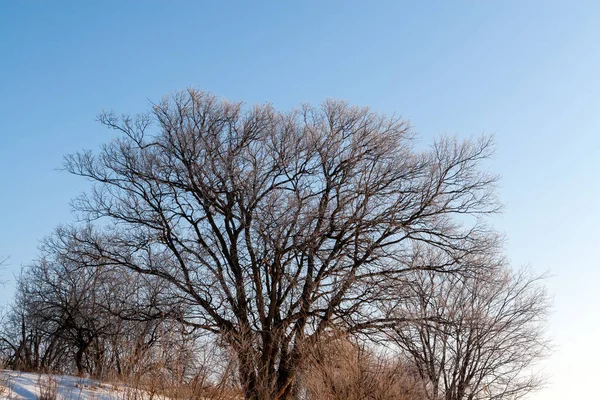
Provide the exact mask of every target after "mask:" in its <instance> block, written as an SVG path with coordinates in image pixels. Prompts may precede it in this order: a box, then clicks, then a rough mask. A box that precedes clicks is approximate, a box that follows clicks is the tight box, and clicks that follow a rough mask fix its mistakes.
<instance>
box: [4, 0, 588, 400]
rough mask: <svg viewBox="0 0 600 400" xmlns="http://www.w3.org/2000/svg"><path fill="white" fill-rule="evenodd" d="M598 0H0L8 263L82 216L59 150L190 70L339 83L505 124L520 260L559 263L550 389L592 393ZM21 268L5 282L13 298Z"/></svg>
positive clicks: (239, 91)
mask: <svg viewBox="0 0 600 400" xmlns="http://www.w3.org/2000/svg"><path fill="white" fill-rule="evenodd" d="M599 20H600V2H597V1H577V2H566V1H563V2H558V1H526V0H525V1H523V0H522V1H500V0H497V1H493V0H487V1H484V0H471V1H437V2H436V1H428V2H417V1H410V2H408V1H407V2H402V1H389V2H384V1H382V2H376V1H372V2H365V1H362V2H358V1H356V2H355V1H339V2H338V1H329V2H327V1H314V2H313V1H302V2H300V1H298V2H292V1H285V2H282V1H279V2H276V1H272V2H259V1H253V2H239V3H236V2H229V1H224V2H206V3H203V2H200V1H194V2H191V1H190V2H184V1H172V2H158V1H127V2H121V1H118V2H117V1H115V2H109V1H103V2H61V1H54V2H41V1H40V2H34V1H30V2H25V1H22V2H17V1H7V0H6V1H5V0H0V57H1V58H0V60H1V62H0V182H1V185H2V186H1V188H2V189H1V192H0V216H1V218H0V254H2V255H8V256H10V260H9V262H8V266H7V267H6V269H5V271H4V273H3V277H4V278H5V280H9V281H11V280H12V275H13V273H15V272H16V271H18V269H19V267H20V265H21V264H25V263H27V262H29V261H30V260H31V259H32V258H34V257H35V253H36V246H37V244H38V241H39V239H41V238H42V237H43V236H45V235H47V234H48V233H50V232H51V231H52V229H53V228H54V227H55V226H56V225H57V224H59V223H64V222H69V221H72V220H73V216H72V215H71V213H70V207H69V200H70V199H71V198H73V197H74V196H76V195H77V194H78V193H79V192H80V191H82V190H85V189H86V188H87V183H86V182H85V181H82V180H80V179H78V178H75V177H72V176H69V175H68V174H66V173H64V172H61V171H59V170H58V169H59V168H60V166H61V160H62V156H63V155H64V154H66V153H70V152H74V151H77V150H79V149H82V148H92V149H93V148H97V146H99V144H100V143H102V142H105V141H106V140H108V139H109V138H110V137H111V135H112V133H111V132H109V131H106V130H105V129H104V128H102V127H101V126H100V125H99V124H98V123H96V122H95V118H96V115H97V114H98V113H99V112H100V111H101V110H102V109H105V110H115V111H117V112H132V113H135V112H141V111H144V110H146V108H147V107H148V104H149V101H156V100H159V99H160V98H161V96H163V95H165V94H167V93H169V92H173V91H176V90H180V89H183V88H185V87H187V86H194V87H197V88H202V89H205V90H209V91H212V92H213V93H215V94H218V95H221V96H224V97H226V98H228V99H231V100H243V101H246V102H248V103H250V104H252V103H256V102H265V101H269V102H272V103H273V104H274V105H275V106H277V107H279V108H283V109H289V108H291V107H294V106H296V105H298V104H299V103H301V102H313V103H318V102H321V101H323V100H324V99H326V98H328V97H333V98H342V99H346V100H348V101H350V102H352V103H356V104H360V105H369V106H371V107H373V108H374V109H375V110H377V111H381V112H385V113H397V114H400V115H402V116H404V117H406V118H407V119H409V120H411V122H412V124H413V125H414V127H415V129H416V131H418V132H419V133H420V134H421V138H422V139H421V140H422V143H423V144H427V143H429V142H430V141H431V140H432V139H433V138H434V137H436V136H438V135H440V134H456V135H458V136H459V137H472V136H477V135H480V134H482V133H492V134H495V136H496V141H497V145H498V150H497V153H496V155H495V157H494V159H493V160H492V161H491V162H490V163H489V165H488V167H489V169H490V170H492V171H493V172H496V173H498V174H500V175H501V176H502V181H501V186H500V190H499V192H500V196H501V198H502V200H503V202H504V204H505V212H504V214H503V215H501V216H498V217H496V218H494V220H493V223H494V224H495V226H496V227H497V228H498V229H499V230H500V231H501V232H503V233H505V234H506V235H507V238H508V242H507V246H506V247H507V253H508V256H509V257H510V259H511V260H512V262H513V264H515V266H520V265H524V264H530V265H531V266H532V267H533V268H534V269H535V270H536V271H546V270H547V271H550V273H551V274H552V275H553V278H552V279H551V280H550V282H549V288H550V291H551V292H552V293H553V295H554V298H555V301H554V303H555V306H554V313H553V316H552V321H551V326H550V329H549V331H550V333H551V334H552V335H553V336H554V337H555V339H556V345H557V351H556V353H555V355H554V356H553V357H552V358H551V359H549V360H548V361H547V362H546V368H547V372H548V374H549V375H550V383H551V384H552V385H551V386H550V388H549V389H547V390H545V391H544V392H541V393H540V394H538V395H536V396H533V397H532V398H534V399H565V398H582V399H583V398H592V397H593V396H596V395H597V390H596V389H595V385H594V384H593V382H595V381H596V380H597V376H598V374H600V367H599V365H600V364H599V361H598V359H599V358H600V350H599V349H598V347H597V345H596V339H597V338H598V337H600V322H598V318H597V317H598V309H599V308H600V298H599V297H598V296H597V285H598V282H599V281H600V268H599V267H600V265H599V264H600V261H599V260H600V258H599V257H597V255H596V249H597V248H598V243H597V242H598V233H597V227H598V226H599V225H600V207H598V205H599V196H600V184H599V179H598V173H599V172H600V158H599V157H598V151H599V150H600V135H599V133H600V114H599V112H598V110H600V45H599V43H600V24H598V21H599ZM11 293H12V284H11V283H10V282H9V283H8V284H7V285H6V288H5V290H4V293H3V294H1V295H0V300H2V301H6V300H7V299H9V298H10V295H11Z"/></svg>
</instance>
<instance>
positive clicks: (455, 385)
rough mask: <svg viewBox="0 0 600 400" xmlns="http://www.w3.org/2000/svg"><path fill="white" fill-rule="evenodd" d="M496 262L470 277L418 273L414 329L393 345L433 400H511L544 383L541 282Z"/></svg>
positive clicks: (412, 299)
mask: <svg viewBox="0 0 600 400" xmlns="http://www.w3.org/2000/svg"><path fill="white" fill-rule="evenodd" d="M491 258H492V257H489V258H487V259H485V260H483V262H482V260H481V259H479V260H473V264H478V267H479V268H469V266H468V265H467V266H464V268H463V270H464V271H472V273H471V274H467V275H465V274H440V273H439V272H434V271H426V270H420V271H417V272H415V273H414V275H413V281H412V283H411V284H410V285H409V286H408V290H409V294H408V295H407V298H406V299H405V301H404V302H402V307H403V308H402V313H403V317H404V318H405V319H406V320H407V321H409V322H405V323H402V324H399V325H397V326H396V327H395V329H394V330H393V333H392V340H393V342H394V343H396V344H397V345H398V346H399V347H400V349H401V350H402V353H404V355H405V356H407V357H408V358H410V359H412V361H413V362H414V363H415V365H416V367H417V369H418V371H419V374H420V375H421V377H422V378H423V379H424V381H426V382H427V385H426V386H427V396H428V398H429V399H439V398H443V399H445V400H474V399H482V398H485V399H511V400H512V399H518V398H521V397H523V396H524V395H526V394H528V393H529V392H531V391H533V390H536V389H539V388H540V386H541V385H542V383H543V379H541V378H540V376H539V375H537V374H536V373H535V371H534V370H533V366H534V364H535V363H536V361H538V360H540V359H541V358H542V357H543V356H544V355H546V354H547V352H548V350H549V341H548V339H547V338H545V336H544V326H545V321H546V317H547V314H548V310H549V298H548V296H547V294H546V291H545V289H544V287H543V285H542V284H541V281H543V278H544V277H543V276H534V275H532V274H531V273H530V272H528V271H526V270H521V271H518V272H514V271H511V270H510V269H508V268H507V267H506V266H505V265H504V263H503V262H502V261H501V260H497V259H496V260H491ZM421 262H426V260H421ZM482 263H483V264H487V266H484V267H482V266H481V264H482ZM415 321H416V322H415Z"/></svg>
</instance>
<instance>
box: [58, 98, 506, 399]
mask: <svg viewBox="0 0 600 400" xmlns="http://www.w3.org/2000/svg"><path fill="white" fill-rule="evenodd" d="M100 121H101V122H102V123H103V124H105V125H107V126H108V127H110V128H113V129H116V130H117V131H120V133H121V135H120V137H118V138H117V139H115V140H113V141H111V142H109V143H107V144H106V145H104V146H103V147H102V149H101V150H100V151H99V152H97V153H93V152H91V151H84V152H81V153H77V154H73V155H70V156H68V157H67V158H66V164H65V165H66V169H67V170H68V171H70V172H71V173H73V174H76V175H80V176H83V177H86V178H88V179H90V180H91V181H93V182H95V186H94V189H93V190H92V191H91V192H90V193H88V194H85V195H83V196H81V197H80V198H79V199H78V200H76V201H75V202H74V206H75V208H76V209H77V210H78V211H79V212H81V214H82V216H84V217H85V218H87V219H88V220H97V222H96V223H97V224H98V225H101V224H102V223H106V225H107V227H108V228H107V229H106V230H105V231H104V232H102V233H97V234H94V233H90V234H88V235H79V237H78V238H77V239H78V240H79V241H80V242H81V243H82V244H85V245H87V249H88V250H87V251H88V252H89V253H90V254H96V255H97V257H98V260H99V261H98V262H99V263H100V262H101V263H103V264H112V265H119V266H122V267H125V268H129V269H131V270H133V271H137V272H139V273H140V274H149V275H153V276H156V277H158V278H160V279H161V280H162V282H163V284H164V285H165V287H168V288H169V291H170V292H171V293H172V296H173V299H176V300H177V301H178V302H180V304H183V305H185V308H186V309H189V310H192V311H193V312H188V313H186V314H185V316H183V315H182V316H181V318H184V319H185V322H186V323H188V324H190V325H193V326H196V327H199V328H203V329H206V330H209V331H211V332H214V333H215V334H217V335H219V337H220V338H221V339H222V340H223V343H226V344H227V345H228V346H230V347H231V348H232V349H233V350H234V351H235V354H236V355H237V358H238V362H239V374H240V377H241V381H242V384H243V387H244V390H245V396H246V398H248V399H287V398H290V397H291V396H292V394H293V392H294V384H295V381H296V376H297V374H298V370H299V368H300V366H301V364H302V359H303V354H302V351H301V349H302V348H306V347H307V345H309V344H310V343H311V342H314V341H316V340H318V338H319V336H320V335H321V334H322V333H323V332H325V331H327V329H328V328H329V327H330V326H332V325H335V326H336V327H337V329H340V328H342V329H345V330H346V331H348V332H359V331H362V330H365V329H373V328H377V327H381V326H385V325H388V324H389V323H390V322H392V321H393V320H394V318H395V317H394V316H393V315H390V314H388V313H386V312H383V311H382V310H381V309H379V308H378V307H377V306H376V305H377V304H378V303H377V302H381V301H383V300H384V299H385V298H384V297H383V296H387V295H389V293H390V291H389V285H388V283H389V282H391V281H393V280H394V279H396V278H399V277H400V276H401V275H402V274H404V273H405V272H406V271H407V270H409V269H410V268H412V266H411V263H410V261H409V259H410V254H412V252H413V247H414V245H415V244H416V243H424V244H427V246H433V247H436V248H439V249H442V250H443V251H444V252H445V253H446V254H448V255H449V257H450V258H452V259H460V258H461V257H464V256H466V255H467V254H470V253H473V252H477V251H481V250H482V248H484V247H485V246H487V245H488V244H487V241H486V239H485V237H486V234H487V230H488V229H487V227H486V226H485V224H484V223H482V219H481V217H482V216H484V215H485V214H487V213H490V212H495V211H496V210H497V207H498V205H497V203H496V199H495V196H494V190H493V188H494V182H495V180H496V177H495V176H492V175H490V174H488V173H486V172H485V171H483V170H482V169H481V165H480V162H481V160H483V159H485V158H487V157H488V156H489V155H490V152H491V143H490V140H489V139H488V138H483V139H480V140H476V141H465V142H458V141H456V140H453V139H442V140H440V141H437V142H435V143H434V144H433V145H432V146H431V147H430V148H429V150H424V151H416V150H415V149H414V147H413V145H414V134H413V133H412V131H411V129H410V127H409V124H408V123H407V122H406V121H404V120H402V119H399V118H394V117H386V116H383V115H379V114H377V113H374V112H372V111H370V110H369V109H367V108H358V107H353V106H349V105H348V104H346V103H344V102H338V101H328V102H325V103H324V104H323V105H322V106H320V107H311V106H304V107H301V108H300V109H298V110H294V111H291V112H280V111H277V110H275V109H274V108H273V107H272V106H270V105H262V106H255V107H244V106H243V105H242V104H241V103H230V102H227V101H223V100H220V99H218V98H216V97H214V96H212V95H209V94H206V93H203V92H200V91H196V90H187V91H184V92H181V93H177V94H175V95H172V96H169V97H167V98H165V99H164V100H163V101H162V102H160V103H158V104H156V105H154V106H153V107H152V109H151V111H150V112H148V113H146V114H142V115H138V116H136V117H131V116H122V117H117V116H115V115H114V114H111V113H108V114H103V115H101V117H100ZM82 247H85V246H82ZM437 267H439V268H443V265H440V266H437Z"/></svg>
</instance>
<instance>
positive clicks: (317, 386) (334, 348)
mask: <svg viewBox="0 0 600 400" xmlns="http://www.w3.org/2000/svg"><path fill="white" fill-rule="evenodd" d="M300 385H301V387H302V391H303V395H304V396H303V397H304V398H305V399H307V400H421V399H423V398H424V397H423V393H422V391H421V388H422V385H421V382H420V380H419V379H418V378H417V377H416V375H415V374H414V373H412V372H411V371H410V370H409V369H407V368H406V367H405V366H404V365H403V364H401V363H398V362H397V361H394V360H390V359H388V358H386V357H384V356H382V355H376V354H375V353H374V352H373V351H372V350H370V349H368V348H367V347H365V346H361V345H358V344H356V343H352V342H351V341H348V340H346V339H335V340H332V341H330V342H329V343H327V344H325V345H320V346H318V347H317V348H316V349H314V350H313V351H312V354H311V357H310V360H309V362H308V367H307V368H306V370H305V372H304V373H303V374H302V377H301V380H300Z"/></svg>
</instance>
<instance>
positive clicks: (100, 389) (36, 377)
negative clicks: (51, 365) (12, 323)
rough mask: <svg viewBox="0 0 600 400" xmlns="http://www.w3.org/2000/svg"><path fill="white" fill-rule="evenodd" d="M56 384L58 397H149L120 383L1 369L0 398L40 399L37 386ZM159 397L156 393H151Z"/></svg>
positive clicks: (95, 399) (125, 399) (124, 399)
mask: <svg viewBox="0 0 600 400" xmlns="http://www.w3.org/2000/svg"><path fill="white" fill-rule="evenodd" d="M49 381H50V382H52V381H55V382H56V383H57V384H58V390H57V396H56V397H55V398H56V399H57V400H134V399H135V400H140V399H143V398H146V399H149V398H150V396H149V395H148V394H147V393H146V394H144V395H142V394H141V393H140V392H139V391H136V390H134V389H131V388H127V387H124V386H123V385H117V384H109V383H102V382H99V381H96V380H93V379H86V378H78V377H74V376H67V375H44V374H36V373H25V372H17V371H8V370H0V400H4V399H7V400H8V399H28V400H29V399H30V400H36V399H39V398H40V397H39V394H40V387H44V386H45V387H46V388H47V387H48V382H49ZM153 398H154V399H156V400H158V399H160V397H159V396H153Z"/></svg>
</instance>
